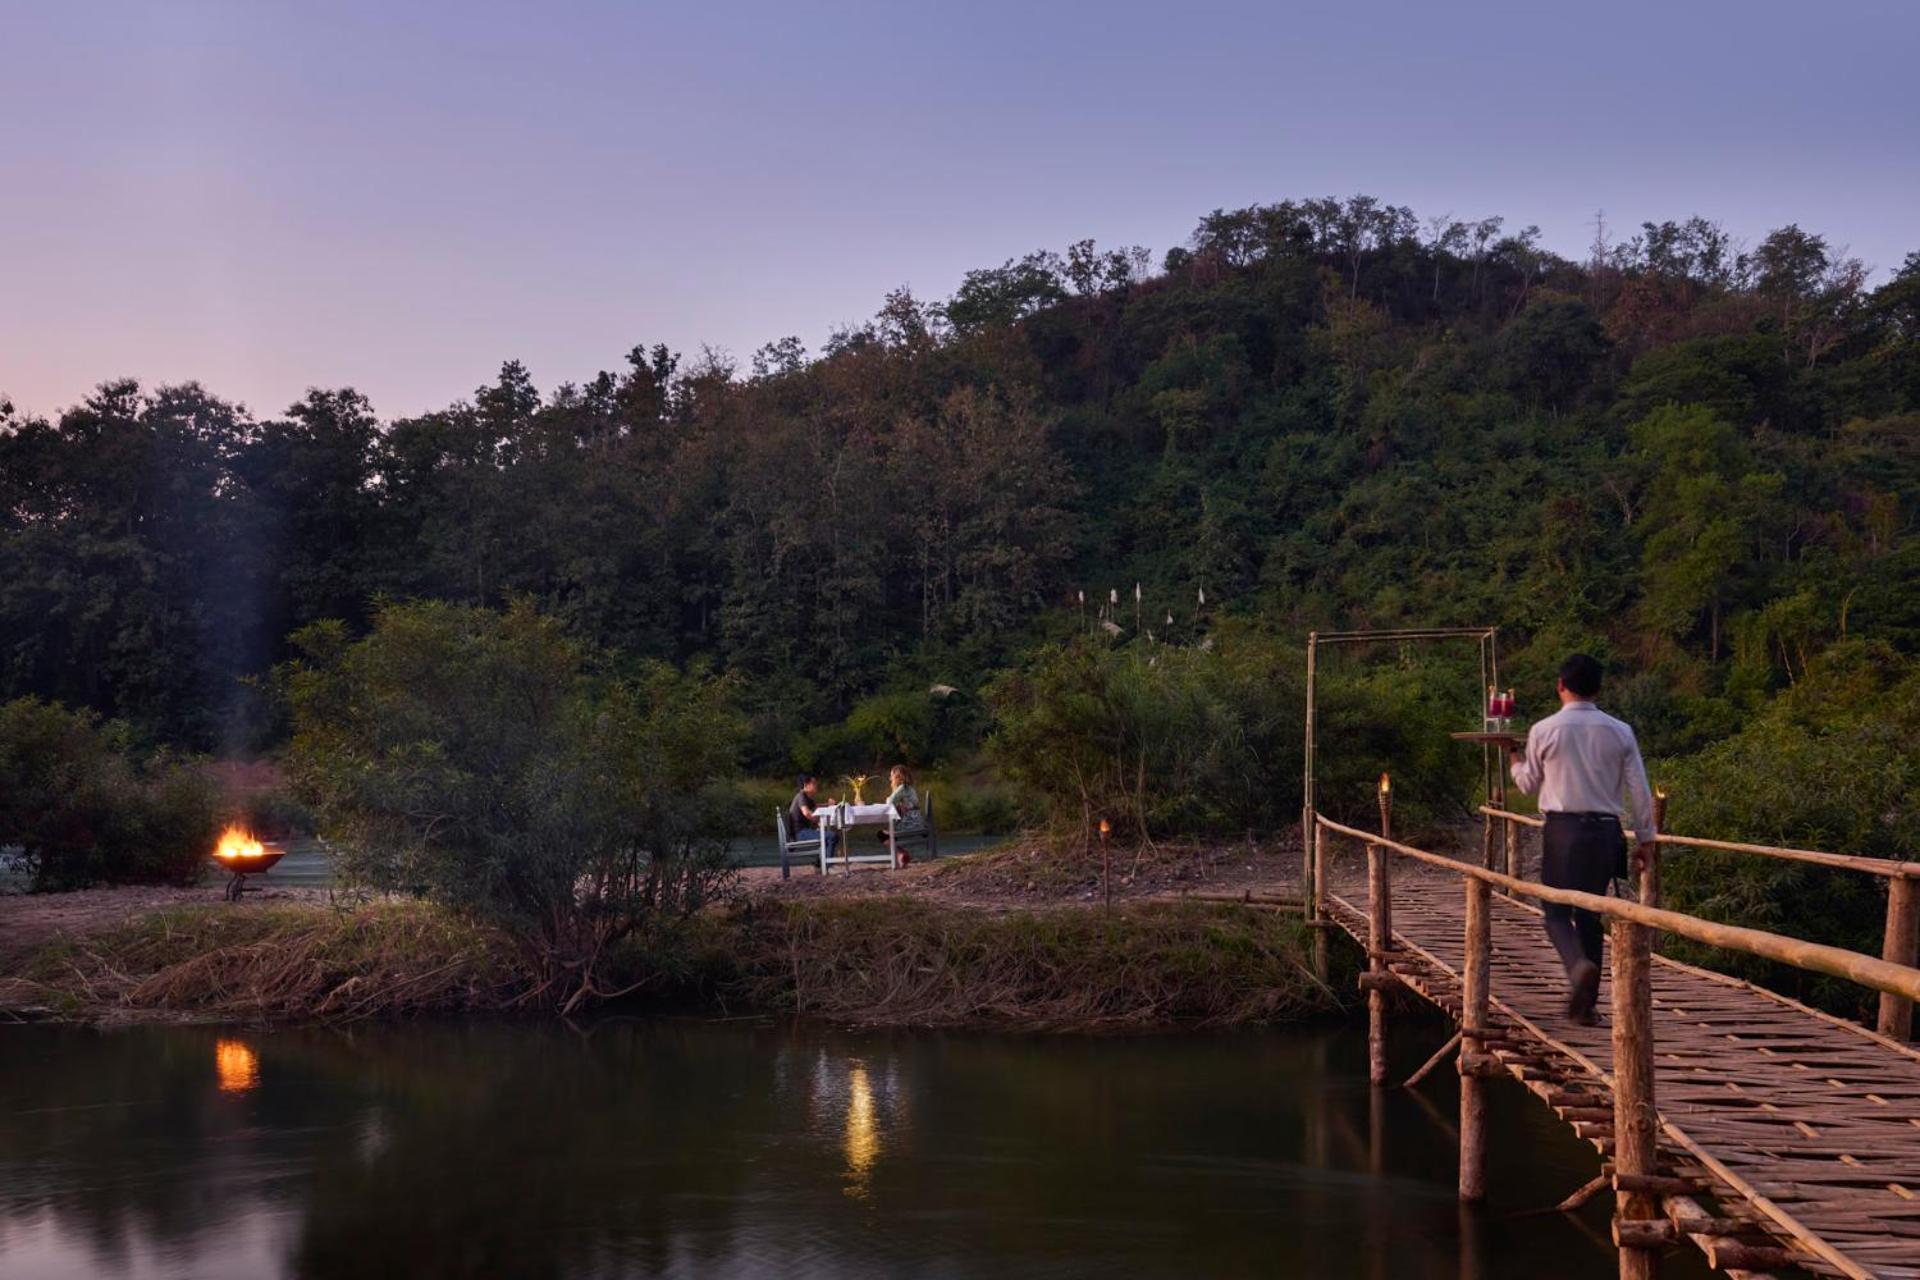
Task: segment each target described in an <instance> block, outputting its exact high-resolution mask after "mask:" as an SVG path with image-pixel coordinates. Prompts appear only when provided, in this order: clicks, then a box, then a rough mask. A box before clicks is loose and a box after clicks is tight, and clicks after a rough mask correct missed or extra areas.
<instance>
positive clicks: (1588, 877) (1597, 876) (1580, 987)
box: [1509, 653, 1654, 1026]
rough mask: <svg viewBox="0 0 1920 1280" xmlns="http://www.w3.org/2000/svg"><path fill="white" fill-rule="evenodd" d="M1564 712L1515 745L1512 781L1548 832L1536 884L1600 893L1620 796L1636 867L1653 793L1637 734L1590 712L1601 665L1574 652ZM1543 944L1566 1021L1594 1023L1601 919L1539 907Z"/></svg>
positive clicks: (1564, 677)
mask: <svg viewBox="0 0 1920 1280" xmlns="http://www.w3.org/2000/svg"><path fill="white" fill-rule="evenodd" d="M1557 688H1558V689H1559V692H1560V710H1559V711H1557V712H1555V713H1554V714H1553V715H1550V716H1548V717H1547V718H1546V719H1544V720H1542V721H1541V722H1540V723H1538V724H1536V725H1534V726H1533V728H1532V730H1530V731H1529V732H1528V734H1527V745H1526V750H1525V751H1524V752H1522V751H1521V750H1520V748H1519V747H1517V746H1516V747H1512V748H1509V750H1510V751H1511V753H1512V762H1513V782H1514V785H1515V786H1517V787H1519V788H1520V790H1521V791H1522V792H1523V793H1526V794H1529V795H1530V794H1532V793H1534V792H1536V791H1537V792H1539V794H1540V812H1541V813H1543V814H1545V815H1546V820H1547V827H1546V831H1545V833H1544V838H1543V840H1542V842H1541V857H1540V883H1542V884H1544V885H1548V886H1550V887H1552V888H1556V889H1579V890H1581V891H1582V892H1585V893H1594V894H1604V893H1605V892H1606V891H1607V886H1608V885H1609V884H1610V883H1611V882H1612V880H1613V878H1614V876H1615V875H1616V874H1617V872H1618V869H1619V866H1620V863H1621V855H1622V853H1623V852H1624V849H1623V842H1624V840H1625V836H1624V835H1623V834H1622V832H1621V830H1620V814H1621V810H1622V807H1623V805H1622V798H1623V797H1624V799H1625V806H1624V807H1625V809H1626V810H1627V812H1628V814H1629V816H1630V817H1631V818H1632V821H1633V832H1634V839H1635V840H1637V841H1638V842H1639V847H1638V848H1637V849H1635V851H1634V855H1633V863H1634V867H1635V869H1636V870H1637V869H1638V868H1639V867H1641V866H1642V865H1644V864H1645V861H1646V859H1647V858H1648V856H1649V855H1650V854H1651V853H1652V851H1653V840H1654V829H1653V792H1652V790H1651V789H1650V788H1649V787H1648V786H1647V768H1646V765H1644V764H1643V763H1642V762H1641V760H1640V744H1639V743H1638V742H1636V741H1635V740H1634V736H1633V730H1632V729H1631V728H1630V727H1629V726H1628V725H1627V724H1626V723H1625V722H1624V721H1621V720H1616V719H1614V718H1613V717H1612V716H1610V715H1608V714H1607V713H1606V712H1604V711H1602V710H1600V708H1598V707H1596V706H1594V705H1593V697H1594V695H1595V694H1597V693H1599V692H1600V664H1599V662H1597V661H1596V660H1594V659H1593V658H1590V657H1588V656H1587V655H1586V654H1584V653H1576V654H1574V655H1573V656H1572V657H1571V658H1568V659H1567V660H1566V661H1565V662H1563V663H1561V664H1560V679H1559V682H1558V684H1557ZM1541 907H1542V910H1543V912H1544V914H1545V915H1546V925H1547V937H1548V938H1549V939H1550V940H1551V941H1552V942H1553V946H1554V949H1555V950H1556V951H1558V952H1559V953H1560V963H1561V964H1562V965H1564V966H1565V967H1566V970H1567V1016H1568V1017H1570V1018H1572V1019H1573V1020H1574V1021H1575V1022H1578V1023H1581V1024H1582V1025H1585V1026H1592V1025H1594V1024H1595V1023H1597V1022H1598V1021H1599V1018H1598V1017H1596V1016H1595V1015H1594V1012H1593V1006H1594V1002H1595V1000H1597V999H1598V997H1599V994H1600V941H1601V937H1602V932H1601V923H1600V917H1599V916H1597V915H1595V914H1594V913H1593V912H1591V911H1584V910H1581V909H1579V908H1577V907H1564V906H1559V905H1557V904H1555V903H1551V902H1548V903H1542V904H1541Z"/></svg>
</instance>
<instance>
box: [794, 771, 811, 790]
mask: <svg viewBox="0 0 1920 1280" xmlns="http://www.w3.org/2000/svg"><path fill="white" fill-rule="evenodd" d="M812 781H813V775H812V774H810V773H803V774H801V775H800V778H799V780H798V782H797V783H796V784H795V785H797V786H798V787H799V788H800V789H801V790H802V791H805V790H806V789H807V784H808V783H809V782H812Z"/></svg>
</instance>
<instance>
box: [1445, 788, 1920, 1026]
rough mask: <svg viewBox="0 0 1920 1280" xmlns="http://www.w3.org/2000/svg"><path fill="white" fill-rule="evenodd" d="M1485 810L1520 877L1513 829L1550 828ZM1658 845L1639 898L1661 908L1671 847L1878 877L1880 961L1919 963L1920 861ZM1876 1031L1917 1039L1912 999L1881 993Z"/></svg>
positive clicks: (1693, 840) (1675, 842) (1689, 841)
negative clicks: (1882, 901)
mask: <svg viewBox="0 0 1920 1280" xmlns="http://www.w3.org/2000/svg"><path fill="white" fill-rule="evenodd" d="M1654 810H1655V820H1654V826H1655V827H1661V826H1664V825H1665V818H1666V793H1665V792H1658V793H1656V794H1655V796H1654ZM1480 812H1481V814H1482V815H1483V816H1484V817H1485V818H1486V822H1487V827H1488V829H1489V830H1491V829H1492V827H1493V824H1494V823H1495V822H1499V823H1501V824H1503V825H1504V826H1505V828H1506V831H1507V832H1508V835H1507V838H1506V839H1504V840H1503V841H1501V843H1502V844H1503V845H1504V846H1505V848H1506V857H1507V874H1508V875H1511V876H1518V875H1519V874H1520V866H1519V856H1520V855H1519V842H1518V841H1517V840H1515V839H1513V838H1512V834H1511V833H1512V831H1513V828H1514V827H1515V826H1516V825H1517V826H1525V827H1543V826H1545V825H1546V820H1545V819H1543V818H1538V817H1535V816H1533V815H1532V814H1525V813H1514V812H1512V811H1510V810H1506V809H1499V808H1495V807H1494V806H1492V805H1482V806H1480ZM1654 844H1655V847H1656V856H1655V859H1654V860H1653V861H1652V862H1651V863H1649V864H1648V865H1647V866H1646V867H1643V868H1642V869H1641V872H1640V900H1641V901H1642V902H1644V903H1646V904H1648V905H1649V906H1659V905H1660V861H1659V853H1658V851H1659V850H1664V849H1668V848H1679V849H1709V850H1714V851H1717V852H1723V853H1744V854H1752V855H1755V856H1757V857H1765V858H1774V859H1777V860H1779V861H1783V862H1804V863H1808V864H1810V865H1813V866H1817V867H1827V868H1830V869H1832V870H1836V871H1854V872H1858V873H1859V874H1861V875H1868V876H1877V877H1879V878H1881V879H1883V880H1885V881H1886V882H1887V917H1886V926H1885V928H1884V930H1883V931H1882V935H1881V944H1880V958H1881V959H1882V960H1885V961H1887V962H1889V963H1890V964H1897V965H1905V966H1907V967H1908V968H1912V967H1913V966H1914V963H1915V961H1916V960H1917V959H1920V888H1916V882H1920V862H1898V861H1895V860H1894V859H1891V858H1862V857H1859V856H1858V855H1856V854H1847V853H1826V852H1823V851H1822V850H1819V849H1795V848H1791V847H1786V846H1781V845H1771V844H1747V843H1743V842H1741V841H1737V840H1707V839H1704V838H1702V837H1700V836H1675V835H1668V834H1666V833H1665V832H1664V831H1662V832H1661V833H1660V834H1659V835H1658V836H1656V837H1655V838H1654ZM1488 865H1491V864H1488ZM1788 963H1791V962H1790V961H1789V962H1788ZM1841 976H1845V975H1841ZM1876 1027H1877V1029H1878V1030H1879V1032H1880V1034H1881V1035H1883V1036H1888V1037H1890V1038H1892V1039H1895V1040H1910V1039H1912V1038H1913V1001H1912V1000H1911V999H1909V998H1907V997H1906V996H1902V995H1895V994H1893V993H1891V992H1887V991H1882V992H1881V993H1880V1016H1879V1018H1878V1019H1877V1021H1876Z"/></svg>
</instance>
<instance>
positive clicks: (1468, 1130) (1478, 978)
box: [1459, 877, 1493, 1202]
mask: <svg viewBox="0 0 1920 1280" xmlns="http://www.w3.org/2000/svg"><path fill="white" fill-rule="evenodd" d="M1489 892H1490V891H1489V890H1488V888H1487V884H1486V882H1485V881H1484V880H1475V879H1473V878H1472V877H1468V879H1467V938H1466V948H1465V951H1464V956H1465V961H1464V963H1463V964H1462V966H1461V975H1460V978H1461V981H1460V1058H1459V1065H1460V1199H1461V1200H1463V1201H1467V1202H1475V1201H1479V1200H1483V1199H1485V1198H1486V1194H1487V1110H1486V1087H1487V1082H1486V1080H1485V1079H1484V1078H1483V1077H1482V1075H1481V1074H1480V1068H1479V1064H1480V1063H1481V1062H1483V1061H1484V1060H1485V1058H1484V1054H1485V1049H1486V1042H1485V1038H1484V1037H1485V1032H1486V1029H1487V985H1488V977H1489V968H1490V966H1491V963H1492V958H1493V938H1492V933H1491V929H1490V922H1489V920H1488V918H1487V916H1488V896H1489Z"/></svg>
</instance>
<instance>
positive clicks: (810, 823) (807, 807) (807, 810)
mask: <svg viewBox="0 0 1920 1280" xmlns="http://www.w3.org/2000/svg"><path fill="white" fill-rule="evenodd" d="M819 790H820V779H818V778H816V777H814V776H813V775H812V774H810V773H803V774H801V775H800V789H799V790H798V791H796V792H794V793H793V800H792V802H791V803H790V804H788V805H787V837H788V839H791V840H805V839H807V838H809V834H810V833H812V832H814V831H815V830H816V829H817V828H818V827H819V825H820V824H819V820H818V818H817V816H816V815H817V814H818V813H819V812H820V806H821V805H824V804H832V803H833V801H832V800H816V799H815V795H816V794H817V793H818V792H819ZM819 835H820V839H821V840H822V841H824V842H825V844H826V854H827V856H828V857H832V856H833V851H834V848H835V847H836V846H837V845H838V844H839V843H840V831H839V829H838V828H836V827H828V828H827V829H826V830H824V831H821V832H819Z"/></svg>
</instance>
